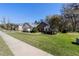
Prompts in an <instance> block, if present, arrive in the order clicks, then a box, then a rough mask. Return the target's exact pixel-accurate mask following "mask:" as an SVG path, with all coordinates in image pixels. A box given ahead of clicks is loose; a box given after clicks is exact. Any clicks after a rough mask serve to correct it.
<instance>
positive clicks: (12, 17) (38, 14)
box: [0, 3, 63, 23]
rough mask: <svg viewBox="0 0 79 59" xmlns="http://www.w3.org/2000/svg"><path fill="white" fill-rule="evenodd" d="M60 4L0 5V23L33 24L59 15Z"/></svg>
mask: <svg viewBox="0 0 79 59" xmlns="http://www.w3.org/2000/svg"><path fill="white" fill-rule="evenodd" d="M62 5H63V4H62V3H2V4H1V3H0V21H1V20H2V19H3V18H6V21H7V20H9V21H10V22H12V23H24V22H28V23H33V22H34V21H35V20H37V21H39V20H40V19H45V17H46V16H48V15H54V14H60V9H61V8H62Z"/></svg>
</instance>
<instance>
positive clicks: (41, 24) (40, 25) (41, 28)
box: [37, 22, 48, 32]
mask: <svg viewBox="0 0 79 59" xmlns="http://www.w3.org/2000/svg"><path fill="white" fill-rule="evenodd" d="M47 25H48V24H46V23H45V22H41V23H40V24H39V25H38V26H37V29H38V31H39V32H43V31H44V27H45V26H47Z"/></svg>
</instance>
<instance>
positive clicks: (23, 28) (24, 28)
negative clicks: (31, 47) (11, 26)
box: [18, 23, 33, 32]
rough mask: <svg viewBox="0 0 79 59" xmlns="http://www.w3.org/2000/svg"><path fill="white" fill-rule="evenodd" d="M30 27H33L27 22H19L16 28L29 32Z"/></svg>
mask: <svg viewBox="0 0 79 59" xmlns="http://www.w3.org/2000/svg"><path fill="white" fill-rule="evenodd" d="M32 29H33V27H32V26H31V25H30V24H29V23H24V24H20V25H19V26H18V30H19V31H23V32H30V31H31V30H32Z"/></svg>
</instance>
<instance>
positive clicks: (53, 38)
mask: <svg viewBox="0 0 79 59" xmlns="http://www.w3.org/2000/svg"><path fill="white" fill-rule="evenodd" d="M7 33H8V34H9V35H11V36H13V37H15V38H18V39H20V40H22V41H24V42H26V43H29V44H31V45H33V46H35V47H37V48H40V49H42V50H44V51H47V52H48V53H51V54H53V55H57V56H72V55H74V56H77V55H78V56H79V45H75V44H72V42H73V41H75V38H76V37H79V33H65V34H62V33H58V34H56V35H46V34H37V33H32V34H29V33H22V32H9V31H8V32H7Z"/></svg>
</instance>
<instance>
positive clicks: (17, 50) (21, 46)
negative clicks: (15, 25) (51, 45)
mask: <svg viewBox="0 0 79 59" xmlns="http://www.w3.org/2000/svg"><path fill="white" fill-rule="evenodd" d="M0 36H1V37H2V38H3V40H4V41H5V42H6V44H7V45H8V46H9V48H10V50H11V51H12V52H13V54H14V55H15V56H52V55H51V54H49V53H47V52H45V51H42V50H40V49H38V48H36V47H33V46H31V45H29V44H27V43H25V42H23V41H20V40H18V39H16V38H14V37H12V36H10V35H8V34H6V33H4V32H2V31H0Z"/></svg>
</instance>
